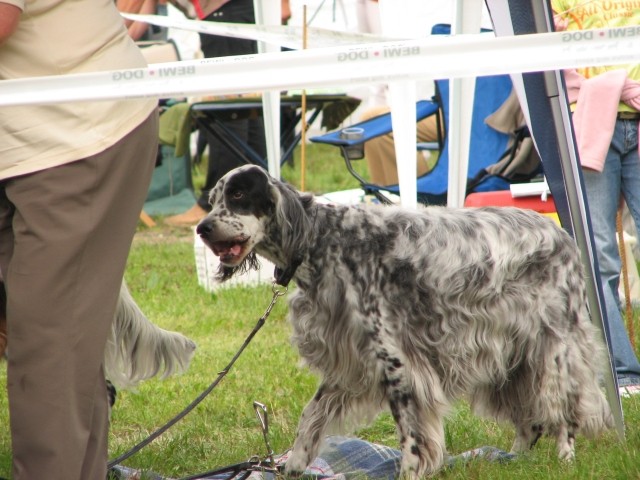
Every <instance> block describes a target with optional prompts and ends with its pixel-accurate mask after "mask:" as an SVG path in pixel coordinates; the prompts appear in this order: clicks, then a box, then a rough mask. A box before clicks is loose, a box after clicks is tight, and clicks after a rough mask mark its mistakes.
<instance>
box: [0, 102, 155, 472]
mask: <svg viewBox="0 0 640 480" xmlns="http://www.w3.org/2000/svg"><path fill="white" fill-rule="evenodd" d="M157 144H158V123H157V113H155V112H154V113H153V114H152V115H151V116H150V117H149V118H148V119H147V120H145V121H144V122H143V123H142V124H141V125H139V126H138V127H137V128H136V129H134V130H133V131H132V132H131V133H130V134H128V135H127V136H126V137H124V138H123V139H121V140H120V141H118V142H117V143H116V144H115V145H113V146H112V147H110V148H108V149H107V150H105V151H103V152H101V153H99V154H97V155H95V156H92V157H89V158H86V159H83V160H79V161H76V162H73V163H69V164H66V165H62V166H60V167H56V168H51V169H48V170H43V171H40V172H36V173H33V174H30V175H24V176H21V177H16V178H12V179H9V180H6V181H4V182H2V183H0V268H1V269H2V273H3V276H4V279H5V286H6V290H7V297H8V300H7V324H8V336H9V359H8V360H9V362H8V392H9V413H10V423H11V436H12V437H11V438H12V444H13V478H14V480H27V479H28V480H36V479H45V478H46V479H65V480H76V479H77V480H93V479H95V480H104V479H105V477H106V462H107V434H108V405H107V392H106V387H105V378H104V373H103V367H102V362H103V359H104V347H105V343H106V339H107V334H108V330H109V327H110V325H111V323H112V321H113V316H114V312H115V307H116V302H117V298H118V292H119V289H120V284H121V282H122V276H123V273H124V269H125V265H126V260H127V255H128V252H129V248H130V246H131V241H132V239H133V235H134V233H135V229H136V224H137V220H138V217H139V214H140V211H141V209H142V206H143V203H144V200H145V198H146V194H147V191H148V187H149V182H150V179H151V174H152V172H153V168H154V165H155V158H156V146H157Z"/></svg>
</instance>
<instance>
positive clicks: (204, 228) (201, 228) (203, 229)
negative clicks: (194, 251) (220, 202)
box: [196, 218, 213, 235]
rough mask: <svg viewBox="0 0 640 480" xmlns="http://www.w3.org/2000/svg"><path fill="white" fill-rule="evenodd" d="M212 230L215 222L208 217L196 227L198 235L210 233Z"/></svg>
mask: <svg viewBox="0 0 640 480" xmlns="http://www.w3.org/2000/svg"><path fill="white" fill-rule="evenodd" d="M212 230H213V224H212V222H211V221H209V220H207V219H206V218H205V219H204V220H202V221H201V222H200V223H199V224H198V226H197V227H196V233H197V234H198V235H208V234H210V233H211V231H212Z"/></svg>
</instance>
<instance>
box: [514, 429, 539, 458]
mask: <svg viewBox="0 0 640 480" xmlns="http://www.w3.org/2000/svg"><path fill="white" fill-rule="evenodd" d="M543 433H544V427H543V426H542V425H539V424H536V425H528V424H527V425H522V424H520V425H516V438H515V440H514V441H513V446H512V447H511V453H523V452H526V451H527V450H531V449H532V448H533V447H534V446H535V444H536V443H537V442H538V440H539V439H540V437H541V436H542V434H543Z"/></svg>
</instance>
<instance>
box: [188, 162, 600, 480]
mask: <svg viewBox="0 0 640 480" xmlns="http://www.w3.org/2000/svg"><path fill="white" fill-rule="evenodd" d="M210 203H211V206H212V210H211V212H210V213H209V214H208V215H207V216H206V217H205V218H204V219H203V220H202V221H201V222H200V223H199V224H198V226H197V233H198V234H199V235H200V237H201V238H202V240H203V241H204V242H205V244H206V245H207V246H208V247H209V248H210V249H211V250H212V251H213V252H214V253H215V254H216V255H217V256H219V258H220V262H221V266H220V269H219V271H218V277H219V279H220V280H221V281H223V280H225V279H227V278H230V277H231V276H233V275H234V274H236V273H238V272H242V271H244V270H246V269H247V268H253V267H255V265H256V261H257V260H256V258H257V257H256V254H258V255H260V256H262V257H264V258H266V259H268V260H270V261H271V262H273V263H274V264H275V265H276V273H277V276H279V275H282V276H284V279H285V281H286V279H287V278H288V277H291V278H292V279H293V280H294V281H295V284H296V287H297V288H295V290H294V291H293V293H292V294H291V295H290V297H289V317H290V321H291V324H292V327H293V334H292V335H293V337H292V340H293V343H294V344H295V345H296V346H297V349H298V351H299V353H300V355H301V357H302V359H303V360H304V361H305V363H306V364H307V365H308V366H309V367H310V368H311V369H312V370H314V371H316V372H318V373H319V374H320V376H321V382H320V385H319V388H318V390H317V392H316V393H315V395H314V396H313V398H312V399H311V400H310V401H309V403H308V404H307V405H306V407H305V408H304V410H303V413H302V415H301V418H300V423H299V425H298V431H297V435H296V439H295V442H294V445H293V449H292V453H291V456H290V458H289V460H288V461H287V463H286V465H285V473H286V474H288V475H292V476H297V475H300V474H301V473H302V472H303V471H304V470H305V468H306V467H307V466H308V465H309V463H310V462H311V461H312V460H313V459H314V458H315V457H316V455H317V453H318V450H319V447H320V444H321V442H322V439H323V438H324V436H325V434H327V433H332V432H333V431H335V430H337V431H343V430H344V429H345V428H348V427H353V426H357V425H358V424H359V423H360V422H361V421H362V420H371V419H373V418H374V416H375V415H376V414H377V413H378V412H380V411H381V410H382V409H383V408H388V409H389V410H390V412H391V414H392V416H393V419H394V420H395V423H396V426H397V431H398V436H399V441H400V448H401V452H402V461H401V465H400V475H401V477H402V478H404V477H407V478H420V477H423V476H425V475H431V474H433V473H434V472H436V471H437V470H438V469H439V468H440V467H441V466H442V465H443V459H444V457H445V453H446V447H445V435H444V425H443V422H444V418H445V416H446V414H447V412H448V410H449V409H450V407H451V405H452V403H453V402H454V401H456V400H457V399H461V398H467V399H468V400H469V402H470V405H471V407H472V408H473V410H474V412H476V413H478V414H481V415H485V416H490V417H493V418H495V419H497V420H502V421H509V422H511V423H513V425H514V426H515V440H514V443H513V447H512V451H513V452H515V453H517V452H523V451H525V450H528V449H530V448H532V447H533V446H534V445H535V443H536V441H537V440H538V439H539V438H540V436H541V435H543V434H546V435H550V436H552V437H555V440H556V443H557V451H558V456H559V457H560V458H561V459H566V460H570V459H572V458H573V457H574V455H575V453H574V442H575V436H576V434H578V433H583V434H586V435H588V436H595V435H597V434H599V433H601V432H603V431H605V430H606V429H608V428H611V427H612V424H613V421H612V415H611V412H610V410H609V406H608V404H607V402H606V399H605V397H604V395H603V392H602V391H601V389H600V387H599V384H598V372H599V370H600V367H602V366H603V365H606V364H607V363H606V357H604V348H603V342H602V339H601V336H600V334H599V332H598V330H597V328H596V327H594V326H593V325H592V323H591V321H590V318H589V313H588V310H587V306H586V305H587V299H586V293H585V292H586V288H585V282H584V276H583V267H582V265H581V262H580V258H579V251H578V249H577V247H576V244H575V242H574V241H573V240H572V238H571V237H570V236H569V235H568V234H567V233H566V232H565V231H564V230H562V229H560V228H558V227H557V226H556V225H555V223H554V222H553V221H552V220H550V219H548V218H546V217H544V216H542V215H540V214H538V213H536V212H533V211H528V210H522V209H516V208H506V207H493V208H492V207H486V208H467V209H452V208H447V207H436V206H430V207H424V208H420V209H417V210H411V209H404V208H401V207H396V206H379V205H378V206H376V205H366V206H343V205H332V204H322V203H319V202H317V201H316V200H315V199H314V197H313V195H311V194H307V193H300V192H298V191H296V190H295V189H293V188H292V187H291V186H289V185H287V184H286V183H283V182H281V181H278V180H276V179H273V178H271V177H270V176H269V175H268V174H267V173H266V172H265V171H264V170H263V169H262V168H260V167H257V166H243V167H240V168H237V169H234V170H232V171H230V172H229V173H227V174H226V175H225V176H224V177H223V178H221V179H220V181H219V182H218V183H217V185H216V186H215V187H214V188H213V190H212V191H211V193H210Z"/></svg>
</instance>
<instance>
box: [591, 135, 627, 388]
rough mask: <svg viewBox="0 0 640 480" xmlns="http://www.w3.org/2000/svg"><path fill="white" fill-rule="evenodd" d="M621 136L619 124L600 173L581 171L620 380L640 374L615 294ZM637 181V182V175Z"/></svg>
mask: <svg viewBox="0 0 640 480" xmlns="http://www.w3.org/2000/svg"><path fill="white" fill-rule="evenodd" d="M624 135H625V130H624V124H623V123H622V122H618V123H617V125H616V131H615V134H614V138H613V140H612V146H611V148H610V149H609V152H608V154H607V159H606V161H605V167H604V170H603V172H602V173H598V172H594V171H592V170H583V178H584V181H585V188H586V193H587V199H588V202H589V212H590V214H591V226H592V228H593V235H594V239H595V244H596V250H597V257H598V265H599V271H600V279H601V282H602V289H603V293H604V300H605V309H606V315H607V319H608V322H609V332H610V335H611V344H612V349H613V352H612V353H613V358H614V365H615V368H616V372H617V373H618V376H619V378H623V377H621V375H622V376H624V375H629V374H631V375H640V363H638V360H637V358H636V355H635V352H634V351H633V348H632V346H631V342H630V341H629V336H628V335H627V331H626V328H625V325H624V322H623V319H622V315H621V312H620V299H619V295H618V286H619V283H620V269H621V263H620V254H619V250H618V244H617V241H616V212H617V209H618V206H619V204H620V192H621V188H622V187H621V185H622V180H621V177H622V176H623V172H622V164H623V158H624V154H623V153H624V152H625V147H624ZM638 178H639V179H640V176H638ZM626 190H627V188H626V187H625V191H626Z"/></svg>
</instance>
